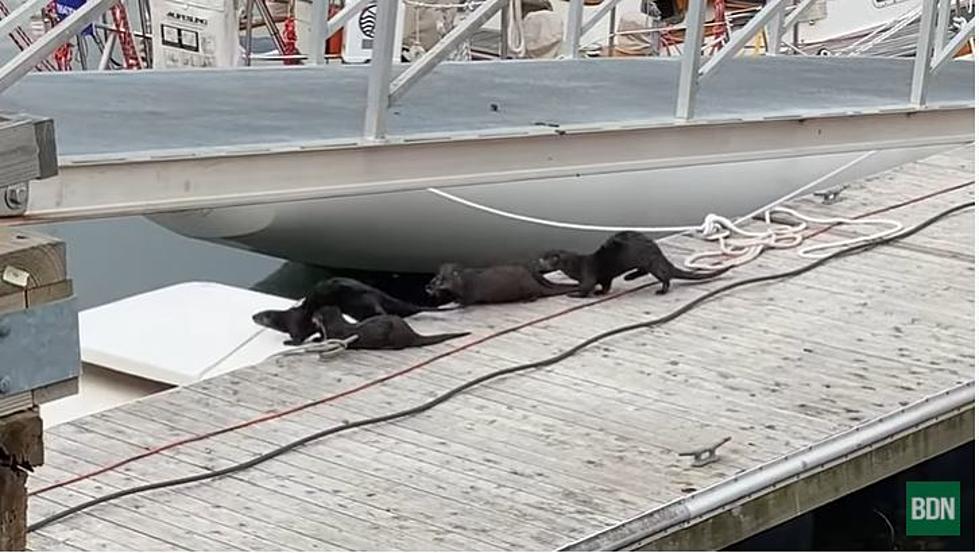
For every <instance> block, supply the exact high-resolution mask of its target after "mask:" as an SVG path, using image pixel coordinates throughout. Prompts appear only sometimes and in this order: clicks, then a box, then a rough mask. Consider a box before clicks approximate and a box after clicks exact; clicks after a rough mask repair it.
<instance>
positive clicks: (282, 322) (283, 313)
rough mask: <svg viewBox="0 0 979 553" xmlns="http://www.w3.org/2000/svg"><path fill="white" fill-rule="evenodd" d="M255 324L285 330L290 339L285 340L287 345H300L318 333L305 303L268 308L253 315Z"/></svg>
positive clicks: (280, 330)
mask: <svg viewBox="0 0 979 553" xmlns="http://www.w3.org/2000/svg"><path fill="white" fill-rule="evenodd" d="M252 321H254V322H255V324H257V325H260V326H264V327H266V328H271V329H272V330H278V331H279V332H285V333H286V334H288V335H289V339H288V340H286V341H285V342H283V344H285V345H287V346H298V345H300V344H302V343H303V342H305V341H306V340H307V339H308V338H309V337H310V336H312V335H313V334H316V325H314V324H313V321H312V319H311V316H310V314H309V311H308V310H307V309H306V307H305V306H303V305H297V306H295V307H291V308H289V309H285V310H278V309H268V310H266V311H260V312H258V313H255V314H254V315H252Z"/></svg>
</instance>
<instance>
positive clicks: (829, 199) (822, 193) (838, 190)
mask: <svg viewBox="0 0 979 553" xmlns="http://www.w3.org/2000/svg"><path fill="white" fill-rule="evenodd" d="M849 187H850V185H849V184H841V185H840V186H835V187H833V188H827V189H826V190H818V191H816V192H813V193H812V195H813V196H816V197H817V198H821V199H822V200H823V204H824V205H830V204H835V203H836V202H838V201H840V200H842V199H843V198H841V197H840V196H841V195H842V194H843V191H844V190H846V189H847V188H849Z"/></svg>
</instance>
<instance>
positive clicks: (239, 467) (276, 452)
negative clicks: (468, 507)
mask: <svg viewBox="0 0 979 553" xmlns="http://www.w3.org/2000/svg"><path fill="white" fill-rule="evenodd" d="M974 207H975V201H970V202H966V203H962V204H959V205H956V206H954V207H952V208H949V209H945V210H943V211H942V212H940V213H937V214H935V215H933V216H931V217H929V218H928V219H927V220H925V221H924V222H922V223H919V224H918V225H915V226H914V227H911V228H908V229H906V230H903V231H901V232H899V233H896V234H891V235H890V236H887V237H883V238H877V239H874V240H872V241H869V242H864V243H861V244H854V245H851V246H848V247H846V248H844V249H841V250H838V251H836V252H834V253H832V254H829V255H827V256H825V257H821V258H819V259H817V260H815V261H813V262H811V263H808V264H806V265H803V266H801V267H797V268H795V269H791V270H788V271H783V272H780V273H773V274H769V275H763V276H757V277H751V278H746V279H743V280H739V281H735V282H732V283H729V284H726V285H724V286H721V287H718V288H716V289H714V290H711V291H710V292H706V293H704V294H702V295H700V296H698V297H697V298H695V299H693V300H691V301H690V302H688V303H686V304H683V305H682V306H680V307H678V308H677V309H675V310H673V311H672V312H670V313H668V314H666V315H663V316H661V317H657V318H654V319H650V320H646V321H640V322H637V323H633V324H629V325H624V326H621V327H618V328H614V329H612V330H608V331H606V332H603V333H601V334H597V335H595V336H593V337H591V338H588V339H586V340H584V341H582V342H579V343H578V344H576V345H575V346H573V347H571V348H569V349H567V350H565V351H564V352H562V353H559V354H557V355H553V356H551V357H548V358H546V359H542V360H539V361H533V362H530V363H523V364H520V365H515V366H512V367H506V368H503V369H499V370H496V371H493V372H491V373H488V374H485V375H483V376H480V377H478V378H474V379H472V380H469V381H467V382H465V383H463V384H461V385H459V386H456V387H455V388H452V389H451V390H448V391H447V392H444V393H442V394H441V395H439V396H437V397H435V398H434V399H431V400H429V401H427V402H425V403H421V404H419V405H416V406H414V407H410V408H407V409H403V410H400V411H395V412H393V413H388V414H386V415H380V416H377V417H371V418H366V419H361V420H358V421H353V422H347V423H344V424H340V425H337V426H333V427H331V428H327V429H325V430H321V431H319V432H316V433H313V434H310V435H307V436H304V437H302V438H300V439H297V440H295V441H292V442H290V443H288V444H285V445H283V446H280V447H277V448H275V449H273V450H271V451H268V452H266V453H264V454H262V455H259V456H257V457H254V458H252V459H249V460H247V461H243V462H241V463H237V464H234V465H231V466H228V467H225V468H222V469H217V470H211V471H206V472H202V473H199V474H194V475H190V476H184V477H180V478H173V479H169V480H163V481H160V482H153V483H149V484H143V485H140V486H134V487H132V488H127V489H123V490H118V491H116V492H113V493H109V494H106V495H103V496H101V497H97V498H94V499H91V500H89V501H85V502H83V503H80V504H78V505H75V506H73V507H69V508H67V509H64V510H62V511H59V512H57V513H55V514H53V515H51V516H48V517H46V518H44V519H42V520H39V521H37V522H35V523H33V524H31V525H29V526H28V528H27V531H28V532H34V531H37V530H40V529H42V528H44V527H46V526H48V525H50V524H53V523H54V522H57V521H59V520H61V519H63V518H66V517H69V516H71V515H73V514H76V513H79V512H81V511H84V510H86V509H89V508H91V507H94V506H96V505H100V504H103V503H107V502H109V501H113V500H116V499H120V498H123V497H127V496H130V495H135V494H139V493H143V492H148V491H152V490H158V489H162V488H169V487H174V486H181V485H185V484H192V483H195V482H200V481H203V480H208V479H211V478H218V477H221V476H227V475H229V474H234V473H237V472H241V471H244V470H247V469H249V468H252V467H254V466H257V465H259V464H261V463H264V462H266V461H269V460H271V459H274V458H276V457H278V456H280V455H283V454H285V453H287V452H289V451H292V450H294V449H296V448H298V447H300V446H302V445H305V444H308V443H310V442H312V441H315V440H319V439H321V438H325V437H327V436H330V435H333V434H338V433H340V432H345V431H348V430H353V429H355V428H361V427H365V426H372V425H376V424H382V423H386V422H391V421H394V420H398V419H402V418H405V417H410V416H413V415H417V414H420V413H423V412H425V411H428V410H429V409H432V408H434V407H436V406H438V405H440V404H442V403H444V402H446V401H448V400H449V399H451V398H453V397H455V396H457V395H459V394H461V393H462V392H464V391H466V390H468V389H470V388H473V387H475V386H478V385H480V384H482V383H483V382H487V381H489V380H493V379H496V378H499V377H501V376H506V375H510V374H514V373H518V372H523V371H527V370H531V369H540V368H543V367H547V366H550V365H553V364H555V363H559V362H561V361H563V360H565V359H567V358H569V357H571V356H573V355H576V354H577V353H579V352H581V351H582V350H584V349H585V348H587V347H588V346H591V345H592V344H595V343H597V342H600V341H602V340H605V339H608V338H610V337H612V336H616V335H618V334H623V333H626V332H630V331H633V330H638V329H641V328H650V327H655V326H659V325H662V324H664V323H667V322H669V321H672V320H674V319H676V318H678V317H680V316H681V315H683V314H685V313H687V312H689V311H691V310H692V309H694V308H696V307H698V306H700V305H702V304H704V303H706V302H707V301H709V300H711V299H713V298H714V297H716V296H719V295H721V294H724V293H726V292H729V291H731V290H735V289H737V288H742V287H745V286H749V285H752V284H758V283H762V282H769V281H775V280H781V279H788V278H793V277H796V276H799V275H802V274H805V273H808V272H810V271H813V270H815V269H817V268H819V267H821V266H822V265H825V264H826V263H829V262H830V261H832V260H835V259H839V258H842V257H847V256H850V255H854V254H857V253H862V252H865V251H868V250H871V249H874V248H876V247H878V246H882V245H885V244H889V243H891V242H895V241H898V240H901V239H904V238H907V237H909V236H913V235H915V234H917V233H919V232H921V231H923V230H925V229H926V228H928V227H930V226H932V225H934V224H935V223H937V222H938V221H940V220H942V219H944V218H946V217H948V216H950V215H953V214H955V213H958V212H961V211H964V210H966V209H969V208H974Z"/></svg>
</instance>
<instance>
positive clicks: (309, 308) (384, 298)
mask: <svg viewBox="0 0 979 553" xmlns="http://www.w3.org/2000/svg"><path fill="white" fill-rule="evenodd" d="M303 303H304V305H305V308H306V312H307V313H309V314H310V316H312V313H314V312H316V311H317V310H318V309H319V308H321V307H323V306H326V305H336V306H337V307H339V308H340V311H342V312H343V313H345V314H347V315H350V316H351V317H353V318H354V319H357V320H358V321H359V320H362V319H366V318H368V317H372V316H374V315H397V316H399V317H410V316H412V315H415V314H418V313H421V312H423V311H448V310H450V309H451V308H448V309H447V308H439V307H423V306H421V305H415V304H413V303H410V302H406V301H404V300H399V299H398V298H395V297H393V296H391V295H388V294H386V293H384V292H382V291H380V290H378V289H377V288H374V287H373V286H368V285H367V284H364V283H363V282H360V281H358V280H354V279H352V278H342V277H336V278H328V279H326V280H323V281H320V282H319V283H317V284H316V286H315V287H314V288H313V291H312V292H310V293H309V294H308V295H307V296H306V298H305V300H304V302H303Z"/></svg>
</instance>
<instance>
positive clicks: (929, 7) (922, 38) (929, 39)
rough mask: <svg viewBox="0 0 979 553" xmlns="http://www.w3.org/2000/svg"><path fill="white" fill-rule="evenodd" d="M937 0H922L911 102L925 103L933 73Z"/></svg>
mask: <svg viewBox="0 0 979 553" xmlns="http://www.w3.org/2000/svg"><path fill="white" fill-rule="evenodd" d="M935 12H936V10H935V0H921V19H920V25H919V28H918V44H917V47H916V48H915V53H914V69H913V71H912V73H911V104H912V105H914V106H918V107H921V106H923V105H924V104H925V95H926V93H927V91H928V80H929V79H928V78H929V77H930V74H931V56H932V52H933V51H934V36H935V23H936V22H935Z"/></svg>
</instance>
